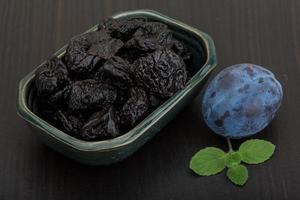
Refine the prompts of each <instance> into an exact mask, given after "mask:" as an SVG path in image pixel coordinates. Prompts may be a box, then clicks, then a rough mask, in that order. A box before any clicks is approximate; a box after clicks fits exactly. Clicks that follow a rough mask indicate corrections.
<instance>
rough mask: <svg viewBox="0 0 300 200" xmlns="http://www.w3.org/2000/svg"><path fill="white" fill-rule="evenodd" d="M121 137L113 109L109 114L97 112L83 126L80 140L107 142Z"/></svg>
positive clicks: (110, 109)
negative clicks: (106, 140)
mask: <svg viewBox="0 0 300 200" xmlns="http://www.w3.org/2000/svg"><path fill="white" fill-rule="evenodd" d="M119 135H120V131H119V127H118V120H117V117H116V115H115V110H114V108H113V107H111V108H109V110H108V112H106V113H105V112H103V111H100V112H96V113H94V114H93V115H92V116H91V117H90V118H89V119H88V120H87V122H86V123H85V124H84V125H83V127H82V129H81V131H80V134H79V138H80V139H83V140H87V141H95V140H105V139H110V138H114V137H117V136H119Z"/></svg>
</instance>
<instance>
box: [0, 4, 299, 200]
mask: <svg viewBox="0 0 300 200" xmlns="http://www.w3.org/2000/svg"><path fill="white" fill-rule="evenodd" d="M138 8H150V9H155V10H158V11H160V12H162V13H164V14H166V15H169V16H171V17H173V18H176V19H179V20H181V21H183V22H186V23H187V24H190V25H192V26H194V27H196V28H199V29H201V30H203V31H204V32H207V33H208V34H210V35H211V36H212V38H213V39H214V41H215V45H216V49H217V55H218V60H219V64H218V67H217V68H216V70H215V71H214V74H216V73H217V72H218V71H220V70H221V69H222V68H224V67H226V66H229V65H232V64H235V63H243V62H250V63H256V64H260V65H263V66H266V67H268V68H269V69H271V70H272V71H273V72H274V73H275V74H276V75H277V77H278V79H279V80H280V81H281V83H282V84H283V88H284V101H283V104H282V106H281V108H280V111H279V113H278V117H277V118H276V119H275V120H274V121H273V122H272V123H271V125H270V126H269V127H267V128H266V129H265V130H264V131H262V132H261V133H259V134H258V135H257V136H255V138H263V139H266V140H270V141H271V142H273V143H274V144H276V146H277V149H276V152H275V155H274V157H273V158H272V159H271V160H269V161H268V162H266V163H264V164H262V165H255V166H249V167H248V169H249V175H250V178H249V181H248V182H247V184H246V185H245V186H244V187H243V188H239V187H236V186H234V185H232V184H231V183H230V182H229V181H228V180H227V179H226V176H225V173H221V174H219V175H216V176H212V177H197V176H195V175H194V174H193V173H192V172H191V171H190V170H189V167H188V165H189V160H190V158H191V156H192V155H193V154H194V153H195V152H196V151H197V150H199V149H201V148H204V147H207V146H217V147H220V148H223V149H224V150H226V149H227V145H226V141H225V139H223V138H221V137H219V136H216V135H214V134H213V133H212V132H211V131H210V130H209V129H208V128H207V127H206V126H205V124H204V123H203V121H202V118H201V115H200V108H199V105H200V100H201V97H200V96H198V97H197V98H196V99H195V101H193V102H192V103H191V104H190V105H189V106H188V107H187V108H186V109H185V110H184V111H183V112H181V113H180V114H179V115H178V116H177V117H176V118H175V119H174V120H173V121H172V122H171V123H170V124H169V125H168V126H167V127H166V128H164V129H163V130H162V131H161V132H160V133H159V134H157V135H156V136H155V137H154V138H153V140H151V141H150V142H148V143H147V144H146V145H145V146H143V147H142V148H141V149H140V150H139V151H138V152H137V153H135V154H134V155H133V156H131V157H130V158H129V159H127V160H125V161H123V162H121V163H119V164H116V165H113V166H108V167H93V168H92V167H87V166H84V165H80V164H78V163H75V162H73V161H71V160H69V159H67V158H65V157H63V156H61V155H59V154H57V153H56V152H54V151H53V150H51V149H49V148H48V147H46V146H44V145H43V144H41V143H40V142H39V141H38V140H37V138H36V136H35V135H34V134H32V133H31V132H30V131H29V129H28V127H27V126H26V124H25V122H24V121H23V120H22V119H20V118H19V117H18V116H17V114H16V103H15V102H16V95H17V94H16V93H17V86H18V81H19V80H20V79H21V78H22V77H23V76H25V75H26V74H27V73H28V72H30V71H31V70H32V69H33V68H35V67H36V66H37V65H39V64H40V63H41V62H42V61H43V60H45V59H46V58H47V57H48V56H50V55H51V54H52V53H53V52H55V50H57V49H58V48H60V47H61V46H62V45H64V44H65V43H67V42H68V39H69V38H70V37H71V36H73V35H75V34H78V33H81V32H83V31H84V30H86V29H87V28H89V27H90V26H92V25H94V24H96V23H98V22H99V21H101V20H103V19H104V18H107V17H109V16H110V15H112V14H114V13H116V12H119V11H126V10H131V9H138ZM0 74H1V78H0V92H1V93H0V112H1V118H0V199H1V200H2V199H24V200H27V199H32V200H35V199H43V200H47V199H51V200H52V199H130V200H133V199H145V200H146V199H151V200H156V199H164V200H169V199H179V200H182V199H186V200H189V199H223V200H225V199H244V200H246V199H280V200H283V199H297V198H299V195H300V145H299V141H300V133H299V128H300V123H299V113H300V112H299V110H300V107H299V102H300V95H299V88H298V87H299V85H300V1H299V0H231V1H229V0H201V1H199V0H194V1H179V0H169V1H164V0H151V1H150V0H149V1H146V0H142V1H141V0H131V1H110V0H106V1H100V0H86V1H79V0H68V1H59V0H32V1H29V0H6V1H3V0H1V1H0ZM240 143H241V141H240V140H239V141H236V142H235V143H234V146H235V148H237V147H238V145H239V144H240Z"/></svg>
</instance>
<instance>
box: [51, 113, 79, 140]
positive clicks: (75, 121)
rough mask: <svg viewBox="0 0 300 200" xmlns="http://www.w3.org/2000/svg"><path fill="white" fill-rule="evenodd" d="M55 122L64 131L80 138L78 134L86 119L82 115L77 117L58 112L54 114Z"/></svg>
mask: <svg viewBox="0 0 300 200" xmlns="http://www.w3.org/2000/svg"><path fill="white" fill-rule="evenodd" d="M54 120H55V122H56V123H57V124H58V125H59V126H61V127H62V128H63V129H64V131H66V132H68V133H69V134H70V135H73V136H78V133H79V131H80V129H81V127H82V126H83V123H84V117H83V116H82V115H78V116H75V115H73V114H70V113H68V112H66V111H62V110H58V111H57V112H56V113H55V114H54Z"/></svg>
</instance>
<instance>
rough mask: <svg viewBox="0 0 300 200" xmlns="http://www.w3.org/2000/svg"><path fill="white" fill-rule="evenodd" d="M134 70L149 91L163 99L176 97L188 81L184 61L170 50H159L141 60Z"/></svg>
mask: <svg viewBox="0 0 300 200" xmlns="http://www.w3.org/2000/svg"><path fill="white" fill-rule="evenodd" d="M132 70H133V74H134V76H135V78H136V79H137V81H138V82H140V83H141V84H142V85H143V87H145V88H146V90H147V91H149V92H150V93H152V94H154V95H158V96H160V97H162V98H165V97H171V96H172V95H174V93H176V92H177V91H178V90H180V89H182V88H183V87H184V86H185V84H186V81H187V73H186V68H185V63H184V61H183V60H182V58H181V57H180V56H178V55H177V54H175V53H174V52H173V51H172V50H170V49H162V50H157V51H155V52H154V53H152V54H149V55H148V56H147V57H142V58H139V59H138V60H136V61H135V62H134V67H133V69H132Z"/></svg>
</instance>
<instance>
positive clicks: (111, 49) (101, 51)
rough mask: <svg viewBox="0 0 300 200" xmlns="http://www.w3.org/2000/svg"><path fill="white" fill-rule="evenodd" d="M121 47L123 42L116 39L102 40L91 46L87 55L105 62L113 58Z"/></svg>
mask: <svg viewBox="0 0 300 200" xmlns="http://www.w3.org/2000/svg"><path fill="white" fill-rule="evenodd" d="M122 46H123V42H122V41H121V40H118V39H109V40H103V41H102V42H100V43H98V44H95V45H93V46H92V47H91V48H90V49H89V50H88V52H87V53H88V54H89V55H93V56H96V57H97V58H99V59H105V60H107V59H110V58H111V57H113V56H114V55H115V54H116V53H117V52H118V51H119V49H120V48H121V47H122Z"/></svg>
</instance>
